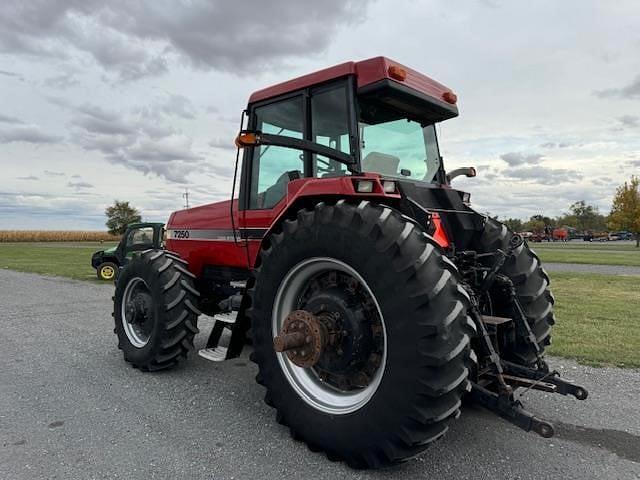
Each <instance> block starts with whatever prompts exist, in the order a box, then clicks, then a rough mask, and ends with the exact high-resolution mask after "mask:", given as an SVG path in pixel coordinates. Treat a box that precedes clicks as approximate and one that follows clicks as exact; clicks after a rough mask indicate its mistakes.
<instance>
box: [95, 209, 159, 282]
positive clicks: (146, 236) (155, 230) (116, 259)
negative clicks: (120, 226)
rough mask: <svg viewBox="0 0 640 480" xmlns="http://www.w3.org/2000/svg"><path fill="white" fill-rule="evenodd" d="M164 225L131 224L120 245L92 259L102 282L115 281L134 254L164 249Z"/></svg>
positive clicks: (98, 253)
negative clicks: (119, 271)
mask: <svg viewBox="0 0 640 480" xmlns="http://www.w3.org/2000/svg"><path fill="white" fill-rule="evenodd" d="M163 236H164V223H149V222H147V223H130V224H129V225H128V226H127V230H126V231H125V232H124V234H123V235H122V238H121V239H120V243H118V245H116V246H114V247H111V248H108V249H106V250H100V251H98V252H96V253H94V254H93V256H92V257H91V266H92V267H93V268H95V269H96V274H97V276H98V278H99V279H100V280H113V279H114V278H116V276H117V274H118V270H119V269H120V268H122V267H124V266H125V265H126V264H127V263H128V262H129V260H131V257H132V256H133V253H134V252H140V251H144V250H149V249H161V248H163Z"/></svg>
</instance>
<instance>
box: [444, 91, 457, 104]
mask: <svg viewBox="0 0 640 480" xmlns="http://www.w3.org/2000/svg"><path fill="white" fill-rule="evenodd" d="M442 99H443V100H444V101H445V102H447V103H450V104H451V105H455V104H456V102H457V101H458V96H457V95H456V94H455V93H453V92H452V91H451V90H449V91H447V92H444V93H443V94H442Z"/></svg>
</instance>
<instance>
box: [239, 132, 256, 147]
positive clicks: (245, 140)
mask: <svg viewBox="0 0 640 480" xmlns="http://www.w3.org/2000/svg"><path fill="white" fill-rule="evenodd" d="M257 144H258V136H257V135H256V134H255V133H239V134H238V136H237V137H236V147H238V148H244V147H253V146H255V145H257Z"/></svg>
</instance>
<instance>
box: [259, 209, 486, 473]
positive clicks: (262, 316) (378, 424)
mask: <svg viewBox="0 0 640 480" xmlns="http://www.w3.org/2000/svg"><path fill="white" fill-rule="evenodd" d="M323 262H324V263H323ZM310 264H314V265H315V266H314V267H313V268H315V269H316V273H317V277H316V278H320V280H318V283H319V286H320V287H322V288H325V287H324V286H326V285H329V286H328V287H326V288H327V289H328V290H327V291H329V290H331V289H334V291H335V292H336V295H337V296H338V297H343V300H344V302H346V303H347V304H349V305H353V307H352V308H354V309H355V308H359V307H358V306H357V305H356V304H355V303H353V302H355V300H354V299H353V298H352V297H350V296H347V295H346V294H344V292H345V291H347V290H349V289H350V288H351V289H352V290H353V291H355V290H356V286H355V284H353V280H349V278H352V279H356V280H357V281H358V282H361V283H362V284H363V285H364V286H363V288H361V289H360V290H361V291H363V292H364V291H365V290H366V291H369V292H370V293H371V297H372V299H373V302H374V303H376V304H377V305H378V307H379V308H378V311H379V313H380V315H381V317H382V328H383V329H384V337H385V341H384V345H385V348H384V352H385V353H384V356H385V358H384V361H382V362H381V365H382V367H381V368H382V370H380V371H379V372H378V371H376V372H378V374H379V378H377V380H376V381H377V385H375V388H373V389H370V390H368V391H367V388H368V387H363V389H362V392H364V393H363V395H360V396H359V395H358V393H359V391H358V390H357V387H356V390H355V393H353V395H351V393H349V392H353V389H351V390H349V392H347V393H345V392H344V391H341V389H340V388H338V387H337V386H336V385H333V384H329V381H328V380H326V379H324V377H323V380H320V379H319V378H316V380H315V386H312V387H309V388H310V389H308V390H306V391H305V390H304V388H303V389H302V390H301V386H300V385H301V384H300V382H297V381H296V379H295V378H293V380H292V377H295V375H293V376H292V374H291V371H295V370H296V369H297V370H298V374H299V375H298V378H303V379H311V380H313V377H314V370H313V368H315V367H313V368H306V369H303V368H301V367H296V366H295V365H294V366H293V367H292V364H288V363H287V362H288V358H287V357H286V356H285V354H284V353H276V352H275V350H274V346H273V338H274V332H275V331H274V324H277V323H278V322H281V321H282V318H281V317H282V315H286V314H287V313H288V312H285V311H281V309H280V306H281V305H282V303H281V302H279V301H277V298H279V296H280V295H282V292H281V291H280V286H281V284H285V283H286V282H287V280H286V279H287V278H290V277H291V275H293V274H294V273H295V272H297V271H300V269H301V268H303V267H304V268H307V265H310ZM323 268H324V270H323ZM332 271H336V272H337V273H336V274H335V275H338V276H342V277H343V278H346V280H344V279H343V280H342V282H346V283H345V285H342V286H341V285H340V281H337V283H336V285H337V286H336V287H334V286H333V285H331V281H330V280H326V279H323V277H322V275H325V274H326V275H329V276H331V275H334V274H332V273H331V272H332ZM292 272H293V273H292ZM327 272H328V273H327ZM309 278H312V277H309ZM313 281H314V280H313V279H312V280H310V282H313ZM347 285H351V286H347ZM249 287H250V288H249V291H248V294H249V296H250V299H251V306H250V308H249V310H248V312H247V313H248V315H249V316H250V318H251V328H252V332H253V338H254V353H253V355H252V360H253V361H255V362H256V363H257V364H258V367H259V373H258V376H257V377H256V380H257V381H258V382H259V383H261V384H263V385H264V386H265V387H266V389H267V393H266V396H265V401H266V402H267V404H269V405H271V406H273V407H274V408H275V409H276V410H277V419H278V421H279V422H280V423H282V424H284V425H288V426H289V428H290V431H291V434H292V436H294V438H297V439H300V440H303V441H305V442H306V443H307V444H308V445H309V448H311V449H312V450H321V451H324V452H325V453H326V454H327V456H328V458H329V459H331V460H344V461H346V462H347V463H348V464H349V465H351V466H353V467H356V468H365V467H380V466H384V465H388V464H392V463H396V462H399V461H402V460H405V459H407V458H408V457H411V456H414V455H416V454H418V453H419V452H421V451H422V450H424V449H425V448H426V447H427V446H428V445H429V444H430V443H432V442H433V441H434V440H436V439H438V438H440V437H441V436H442V435H443V434H444V433H445V432H446V431H447V429H448V425H449V422H450V421H451V419H453V418H457V416H458V415H459V408H460V404H461V397H462V395H463V393H464V392H465V391H467V390H468V388H469V385H470V384H469V382H468V380H467V377H468V374H469V370H470V368H471V363H472V360H471V356H470V355H471V354H470V347H469V345H470V339H471V336H473V335H474V334H475V329H474V328H473V324H472V322H471V321H470V319H469V318H468V317H467V314H466V312H467V307H468V302H469V299H468V296H467V294H466V292H465V291H464V290H463V289H462V287H461V286H460V285H459V284H458V272H457V269H456V267H455V266H454V265H453V263H451V262H450V261H449V260H448V259H447V258H446V257H444V256H443V255H442V253H441V251H440V249H439V247H438V246H437V244H436V243H435V242H434V241H433V239H432V238H431V237H429V236H428V235H427V234H426V233H424V231H423V230H422V229H421V228H420V227H418V226H416V225H415V224H414V223H413V222H412V221H411V220H410V219H407V218H406V217H403V216H401V215H400V214H399V213H398V212H396V211H394V210H392V209H391V208H388V207H385V206H381V205H375V204H371V203H369V202H366V201H363V202H361V203H360V204H359V205H358V206H354V205H351V204H348V203H345V202H343V201H340V202H338V203H337V204H336V205H325V204H323V203H321V204H318V205H317V206H316V207H315V209H314V210H301V211H299V212H298V214H297V218H296V219H294V220H285V221H284V223H283V225H282V230H281V231H276V232H274V233H272V235H271V236H270V237H269V239H268V243H266V244H265V245H264V246H263V248H262V250H261V252H260V257H259V259H258V262H257V265H256V269H255V271H254V278H253V279H252V280H250V284H249ZM286 287H287V290H288V289H291V288H293V289H296V288H299V289H301V290H300V291H306V290H305V287H304V285H303V284H302V283H299V284H297V286H296V284H295V283H293V284H286ZM357 288H360V287H357ZM311 291H317V288H316V287H315V286H312V288H311ZM325 293H326V292H325ZM325 293H323V292H320V294H319V295H320V297H322V295H324V294H325ZM363 295H364V294H363ZM289 296H290V297H291V298H296V297H297V294H296V292H293V293H292V294H290V295H289ZM302 297H304V295H302ZM302 297H301V298H302ZM347 297H348V298H347ZM364 297H366V295H364ZM323 298H324V297H323ZM345 298H346V299H345ZM300 301H302V300H300ZM329 301H331V300H329ZM341 301H342V300H341ZM310 302H311V301H310ZM364 302H365V303H366V302H367V300H364ZM285 303H286V302H285ZM356 303H357V302H356ZM292 305H293V304H292ZM298 307H300V305H298ZM302 307H304V305H302ZM359 318H361V317H359ZM362 331H364V332H365V334H364V335H365V336H366V329H364V330H362ZM323 355H325V354H324V353H323ZM321 361H322V358H321ZM318 365H319V364H318ZM287 369H288V370H289V371H287ZM316 373H317V372H316ZM325 373H326V372H325ZM300 375H303V377H300ZM318 377H319V374H318ZM372 377H374V380H375V375H374V374H372ZM372 382H373V380H372ZM323 383H326V385H325V389H326V393H327V394H326V395H322V385H323ZM302 385H303V386H304V382H302ZM314 395H315V397H316V400H317V399H318V398H319V399H320V400H319V401H314V399H313V398H311V399H310V398H308V397H309V396H311V397H313V396H314ZM350 395H351V397H353V398H348V397H349V396H350ZM340 398H342V399H346V400H344V401H343V402H341V401H339V399H340ZM336 399H338V400H336Z"/></svg>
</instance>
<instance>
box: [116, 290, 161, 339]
mask: <svg viewBox="0 0 640 480" xmlns="http://www.w3.org/2000/svg"><path fill="white" fill-rule="evenodd" d="M141 304H146V310H147V315H146V316H143V317H145V318H142V317H141V312H140V308H139V307H140V306H141ZM135 308H138V311H133V310H135ZM132 309H133V310H132ZM152 316H153V310H152V305H151V291H150V290H149V286H148V285H147V283H146V282H145V281H144V280H143V279H142V278H140V277H135V278H132V279H131V280H130V281H129V283H128V284H127V287H126V288H125V290H124V295H123V297H122V307H121V315H120V318H121V319H122V328H123V330H124V333H125V335H126V336H127V338H128V339H129V342H130V343H131V344H132V345H133V346H134V347H136V348H143V347H145V346H146V345H147V344H148V343H149V339H150V338H151V323H152V321H153V318H152Z"/></svg>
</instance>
